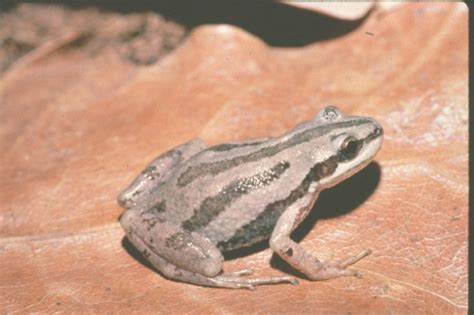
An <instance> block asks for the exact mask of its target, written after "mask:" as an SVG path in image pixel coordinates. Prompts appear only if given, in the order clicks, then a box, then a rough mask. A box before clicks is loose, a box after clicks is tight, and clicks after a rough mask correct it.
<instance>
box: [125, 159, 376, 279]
mask: <svg viewBox="0 0 474 315" xmlns="http://www.w3.org/2000/svg"><path fill="white" fill-rule="evenodd" d="M380 177H381V170H380V166H379V165H378V164H377V163H376V162H371V163H370V164H369V165H368V166H367V167H366V168H364V169H363V170H361V171H360V172H358V173H357V174H355V175H354V176H352V177H350V178H348V179H346V180H345V181H343V182H342V183H340V184H338V185H336V186H334V187H332V188H329V189H326V190H323V191H322V192H321V193H320V195H319V198H318V200H317V201H316V204H315V205H314V207H313V209H312V210H311V211H310V213H309V214H308V216H307V217H306V219H305V220H304V221H303V222H302V223H301V224H300V225H299V226H298V228H297V229H296V230H295V231H294V232H293V233H292V235H291V238H292V239H293V240H294V241H295V242H297V243H298V242H300V241H301V240H302V239H303V238H304V237H305V236H306V235H307V234H308V233H309V231H311V230H312V229H313V228H314V226H315V224H316V222H317V221H318V220H319V219H329V218H335V217H338V216H340V215H344V214H347V213H349V212H351V211H352V210H353V209H355V208H357V207H358V206H359V205H361V204H363V203H364V202H365V201H366V200H367V199H368V198H369V197H370V195H371V194H372V193H373V192H374V191H375V189H376V188H377V186H378V184H379V182H380ZM341 196H344V198H341ZM122 246H123V247H124V248H125V250H126V251H127V252H128V253H129V254H130V255H131V256H132V257H133V258H135V259H136V260H137V261H139V262H140V263H142V264H143V265H144V266H146V267H147V268H149V269H151V270H154V271H157V270H156V269H155V268H154V267H153V266H152V265H151V264H150V263H149V262H148V261H147V260H146V259H145V258H144V257H143V255H142V254H141V253H140V252H139V251H138V250H137V249H136V248H135V247H134V246H133V245H132V244H131V243H130V242H129V241H128V239H127V238H126V237H124V238H123V239H122ZM267 248H268V240H266V241H263V242H259V243H257V244H255V245H253V246H250V247H246V248H241V249H238V250H234V251H231V252H226V253H224V258H225V260H233V259H236V258H240V257H244V256H248V255H250V254H254V253H256V252H259V251H262V250H264V249H267ZM270 263H271V266H272V267H273V268H276V269H278V270H280V271H282V272H285V273H289V274H293V275H298V276H300V277H304V275H302V274H301V273H299V272H298V271H296V270H294V269H293V268H291V266H289V265H288V264H287V263H286V262H285V261H284V260H283V259H281V258H280V257H278V255H275V254H274V255H273V257H272V259H271V262H270Z"/></svg>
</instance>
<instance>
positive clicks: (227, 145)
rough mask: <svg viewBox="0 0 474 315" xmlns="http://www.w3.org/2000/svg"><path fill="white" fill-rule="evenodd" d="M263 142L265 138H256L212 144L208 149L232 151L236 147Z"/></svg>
mask: <svg viewBox="0 0 474 315" xmlns="http://www.w3.org/2000/svg"><path fill="white" fill-rule="evenodd" d="M262 142H264V140H256V141H255V142H243V143H223V144H218V145H215V146H212V147H210V148H208V149H207V151H216V152H225V151H230V150H232V149H235V148H242V147H249V146H253V145H257V144H260V143H262Z"/></svg>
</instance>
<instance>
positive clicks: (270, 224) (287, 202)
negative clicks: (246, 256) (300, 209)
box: [217, 155, 339, 251]
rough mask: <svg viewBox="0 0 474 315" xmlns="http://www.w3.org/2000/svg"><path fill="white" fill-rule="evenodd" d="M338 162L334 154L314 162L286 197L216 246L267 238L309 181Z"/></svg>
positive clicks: (234, 245) (330, 171) (231, 246)
mask: <svg viewBox="0 0 474 315" xmlns="http://www.w3.org/2000/svg"><path fill="white" fill-rule="evenodd" d="M338 162H339V157H338V156H337V155H335V156H332V157H330V158H328V159H327V160H325V161H324V162H321V163H317V164H315V165H314V166H313V167H312V168H311V169H310V170H309V172H308V174H306V176H305V177H304V179H303V181H302V182H301V184H300V185H299V186H298V187H296V188H295V189H294V190H292V191H291V193H290V194H289V195H288V197H286V198H285V199H281V200H278V201H275V202H273V203H271V204H268V205H267V206H266V207H265V210H264V211H263V212H262V213H260V214H259V215H258V216H257V217H256V218H255V219H254V220H253V221H251V222H250V223H248V224H246V225H244V226H242V227H241V228H239V229H238V230H237V231H236V232H235V234H234V235H233V236H232V237H231V238H230V239H229V240H226V241H221V242H219V243H218V244H217V247H218V248H219V249H221V250H224V251H226V250H227V251H228V250H233V249H236V248H239V247H241V246H248V245H252V244H255V243H256V242H258V241H261V240H264V239H268V238H269V237H270V235H271V233H272V231H273V228H274V227H275V224H276V222H277V220H278V219H279V218H280V216H281V214H282V213H283V212H284V211H285V210H286V209H288V207H290V206H291V205H292V204H294V203H295V202H296V201H297V200H298V199H300V198H303V197H304V196H305V195H306V193H307V192H308V189H309V187H310V185H311V183H313V182H315V181H319V180H321V179H323V178H325V177H327V176H330V175H331V174H333V173H334V172H335V171H336V168H337V164H338Z"/></svg>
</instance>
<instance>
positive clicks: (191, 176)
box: [178, 119, 367, 187]
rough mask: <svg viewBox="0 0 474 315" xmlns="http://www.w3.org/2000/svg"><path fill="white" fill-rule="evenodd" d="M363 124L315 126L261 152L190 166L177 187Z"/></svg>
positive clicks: (362, 121)
mask: <svg viewBox="0 0 474 315" xmlns="http://www.w3.org/2000/svg"><path fill="white" fill-rule="evenodd" d="M365 123H367V120H365V119H358V120H349V121H342V122H339V123H332V124H330V125H322V126H317V127H315V128H312V129H308V130H305V131H303V132H300V133H298V134H296V135H294V136H293V137H291V138H289V139H288V140H287V141H285V142H281V143H278V144H276V145H274V146H271V147H266V148H263V149H261V150H258V151H255V152H252V153H250V154H247V155H241V156H237V157H234V158H233V159H229V160H222V161H215V162H212V163H201V164H198V165H194V166H190V167H189V168H188V169H187V170H186V171H184V172H183V173H182V174H181V175H180V176H179V178H178V185H179V186H181V187H183V186H186V185H187V184H189V183H191V182H192V181H193V180H195V179H196V178H198V177H201V176H204V175H216V174H219V173H221V172H224V171H226V170H228V169H230V168H233V167H236V166H238V165H240V164H242V163H248V162H254V161H259V160H261V159H263V158H266V157H270V156H274V155H275V154H278V153H279V152H281V151H283V150H285V149H288V148H291V147H293V146H295V145H298V144H301V143H303V142H307V141H310V140H312V139H314V138H316V137H320V136H322V135H324V134H326V133H328V132H330V131H332V130H334V129H335V128H348V127H354V126H358V125H362V124H365Z"/></svg>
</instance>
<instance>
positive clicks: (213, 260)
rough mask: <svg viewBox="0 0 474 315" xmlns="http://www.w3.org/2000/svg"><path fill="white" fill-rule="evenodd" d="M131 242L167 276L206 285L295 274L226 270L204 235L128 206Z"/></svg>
mask: <svg viewBox="0 0 474 315" xmlns="http://www.w3.org/2000/svg"><path fill="white" fill-rule="evenodd" d="M120 223H121V224H122V227H123V228H124V230H125V232H126V234H127V237H128V239H129V240H130V242H131V243H132V244H133V245H134V246H135V247H136V248H137V249H138V250H140V252H141V253H142V254H143V256H145V258H146V259H147V260H148V261H149V262H151V264H152V265H153V266H154V267H155V268H157V269H158V270H159V271H160V272H161V273H162V274H163V275H164V276H166V277H168V278H171V279H175V280H179V281H183V282H189V283H194V284H198V285H203V286H211V287H224V288H236V289H238V288H247V289H253V288H254V287H255V285H261V284H273V283H282V282H290V283H293V284H296V283H297V281H296V279H294V278H293V277H289V276H282V277H262V278H253V279H252V278H245V277H243V276H246V275H249V274H250V273H251V270H242V271H240V272H234V273H229V274H223V273H221V272H222V266H223V262H224V259H223V257H222V254H221V252H220V251H219V250H218V249H217V248H216V247H215V246H214V245H213V244H212V243H211V242H210V241H209V240H208V239H207V238H205V237H203V236H201V235H200V234H198V233H196V232H188V231H185V230H183V229H182V228H181V227H179V226H176V225H175V224H172V223H170V222H167V221H164V220H162V219H160V218H159V217H158V216H157V215H156V214H154V213H152V212H146V211H143V212H141V211H139V210H134V209H131V210H127V211H126V212H125V213H124V214H123V215H122V216H121V218H120Z"/></svg>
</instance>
